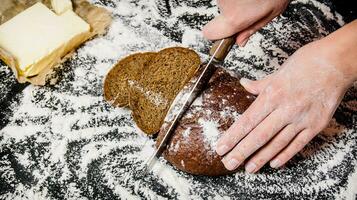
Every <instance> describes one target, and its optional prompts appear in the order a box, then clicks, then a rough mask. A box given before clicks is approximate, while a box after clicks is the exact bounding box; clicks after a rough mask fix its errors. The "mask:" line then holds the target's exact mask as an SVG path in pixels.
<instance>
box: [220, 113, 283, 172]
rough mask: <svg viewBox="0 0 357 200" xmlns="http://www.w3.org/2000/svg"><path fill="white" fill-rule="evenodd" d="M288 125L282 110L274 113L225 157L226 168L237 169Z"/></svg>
mask: <svg viewBox="0 0 357 200" xmlns="http://www.w3.org/2000/svg"><path fill="white" fill-rule="evenodd" d="M286 124H287V122H286V118H283V119H282V112H281V111H280V110H275V111H273V112H272V113H271V114H269V116H268V117H266V118H265V119H264V120H263V121H262V122H261V123H260V124H259V125H258V126H257V127H256V128H254V129H253V130H252V131H251V132H250V133H249V134H248V135H247V136H246V137H245V138H244V139H243V140H241V141H240V142H239V143H238V144H237V145H236V146H235V147H234V148H233V150H232V151H230V152H229V153H228V154H227V155H226V156H225V159H224V161H223V164H224V166H225V167H226V168H227V169H228V170H234V169H236V168H237V167H238V166H239V165H240V164H242V163H243V162H244V160H245V159H246V158H248V157H249V156H250V155H252V154H253V153H254V152H255V151H257V150H258V149H259V148H261V147H262V146H263V145H264V144H266V143H267V142H268V141H269V140H270V139H271V138H273V137H274V135H275V134H276V133H278V132H279V131H280V130H281V129H282V128H284V126H286ZM232 164H235V165H232Z"/></svg>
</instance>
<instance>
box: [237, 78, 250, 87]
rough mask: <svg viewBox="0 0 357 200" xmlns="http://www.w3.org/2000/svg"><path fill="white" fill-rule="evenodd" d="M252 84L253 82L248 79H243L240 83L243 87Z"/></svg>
mask: <svg viewBox="0 0 357 200" xmlns="http://www.w3.org/2000/svg"><path fill="white" fill-rule="evenodd" d="M250 82H251V80H249V79H247V78H241V79H240V81H239V83H240V84H241V85H248V84H249V83H250Z"/></svg>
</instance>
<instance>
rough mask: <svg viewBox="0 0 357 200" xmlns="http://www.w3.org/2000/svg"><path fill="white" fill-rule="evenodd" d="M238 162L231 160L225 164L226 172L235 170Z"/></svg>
mask: <svg viewBox="0 0 357 200" xmlns="http://www.w3.org/2000/svg"><path fill="white" fill-rule="evenodd" d="M239 164H240V163H239V161H238V160H236V159H234V158H231V159H229V160H228V161H227V163H226V164H225V167H226V168H227V169H228V170H234V169H236V168H237V167H238V166H239Z"/></svg>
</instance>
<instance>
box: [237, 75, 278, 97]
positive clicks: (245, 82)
mask: <svg viewBox="0 0 357 200" xmlns="http://www.w3.org/2000/svg"><path fill="white" fill-rule="evenodd" d="M270 78H271V75H268V76H266V77H265V78H263V79H261V80H258V81H252V80H249V79H246V78H241V79H240V81H239V82H240V84H241V85H242V86H243V87H244V89H246V90H247V91H248V92H250V93H252V94H254V95H258V94H260V92H261V91H263V89H264V88H265V87H266V85H267V84H268V83H269V80H270Z"/></svg>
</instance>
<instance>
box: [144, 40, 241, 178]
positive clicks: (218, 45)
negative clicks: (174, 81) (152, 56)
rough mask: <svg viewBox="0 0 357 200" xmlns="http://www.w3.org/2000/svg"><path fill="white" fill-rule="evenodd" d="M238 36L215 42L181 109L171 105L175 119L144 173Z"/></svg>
mask: <svg viewBox="0 0 357 200" xmlns="http://www.w3.org/2000/svg"><path fill="white" fill-rule="evenodd" d="M236 36H237V35H233V36H231V37H228V38H224V39H221V40H218V41H216V42H214V44H213V45H212V47H211V49H210V55H211V58H210V59H209V61H208V63H207V64H206V65H202V66H201V69H200V70H198V73H200V74H196V77H198V78H197V80H196V81H195V83H194V85H193V87H191V88H190V90H189V92H188V95H185V99H184V101H183V103H180V105H179V106H180V107H179V109H177V108H175V106H171V108H170V110H169V112H168V113H174V114H173V116H172V117H171V118H172V119H173V120H172V121H171V123H170V126H169V128H168V129H167V131H166V133H165V134H164V137H163V138H162V140H161V143H160V144H159V146H158V148H157V149H156V151H155V152H154V153H153V154H152V155H151V156H150V157H149V158H148V160H147V161H146V162H145V163H144V166H143V167H144V174H146V173H148V172H150V171H151V170H152V168H153V166H154V164H155V162H156V160H157V158H159V157H160V156H161V154H162V152H163V151H164V150H165V148H166V146H167V142H168V141H169V139H170V137H171V135H172V133H173V132H174V130H175V128H176V125H177V123H178V121H179V120H180V119H181V118H182V116H183V115H184V114H185V112H186V110H187V109H188V108H189V107H190V105H191V104H192V102H193V101H194V100H195V99H196V97H197V96H198V95H199V94H200V93H201V92H202V90H203V89H204V88H205V86H206V85H207V83H208V82H209V80H210V79H211V77H212V75H213V73H214V72H215V70H216V67H215V65H221V64H222V63H223V61H224V59H225V57H226V56H227V54H228V52H229V51H230V50H231V48H232V46H233V44H234V43H235V39H236ZM172 109H175V111H174V112H171V111H172ZM176 109H177V111H176Z"/></svg>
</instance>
